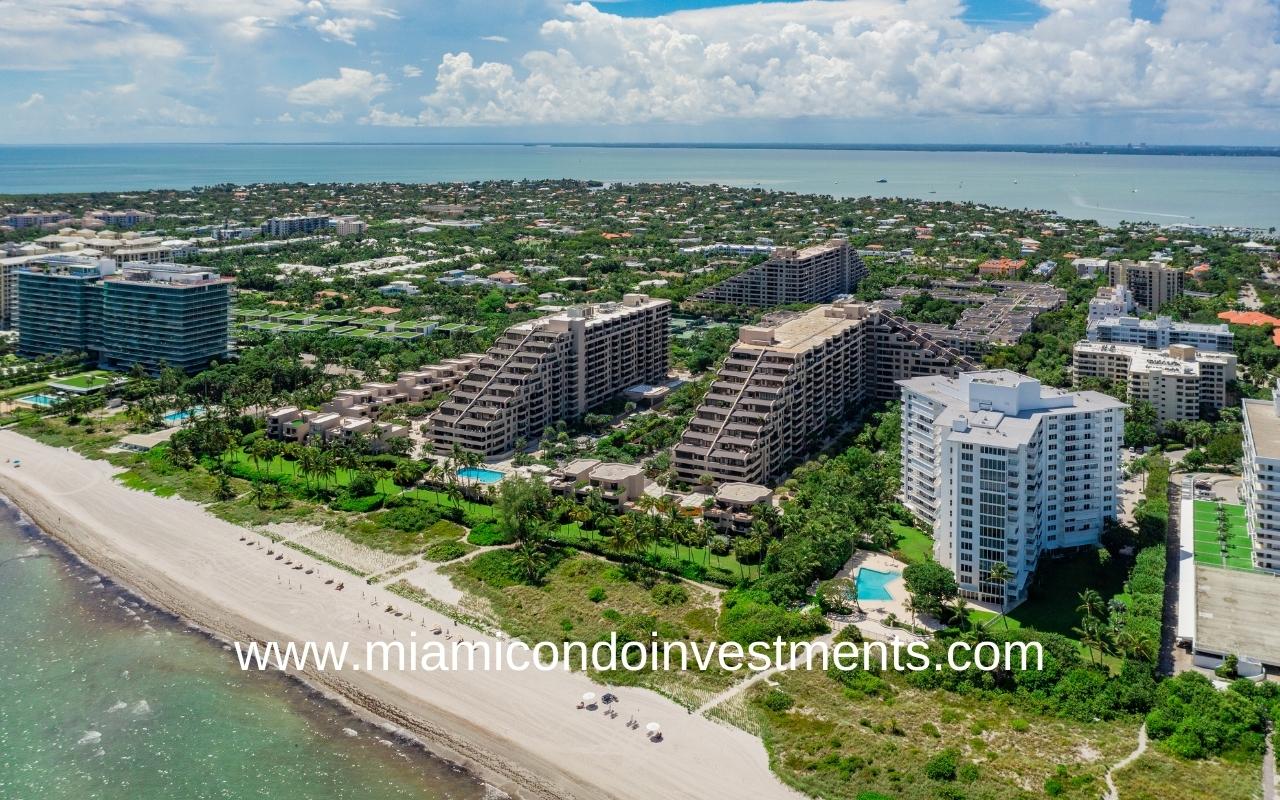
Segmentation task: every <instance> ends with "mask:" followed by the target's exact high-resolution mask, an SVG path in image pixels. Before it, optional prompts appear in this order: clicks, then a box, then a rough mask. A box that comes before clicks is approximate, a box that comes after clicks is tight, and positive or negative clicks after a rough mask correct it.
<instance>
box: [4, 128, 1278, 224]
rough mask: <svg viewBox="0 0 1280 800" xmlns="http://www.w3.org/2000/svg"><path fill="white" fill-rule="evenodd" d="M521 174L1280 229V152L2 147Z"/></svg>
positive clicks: (333, 169) (184, 161)
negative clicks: (890, 198) (892, 198)
mask: <svg viewBox="0 0 1280 800" xmlns="http://www.w3.org/2000/svg"><path fill="white" fill-rule="evenodd" d="M522 178H581V179H595V180H601V181H623V182H639V181H690V182H693V183H699V184H706V183H722V184H727V185H733V186H760V187H762V188H765V189H777V190H783V191H793V192H802V193H817V194H830V195H835V196H844V197H862V196H868V195H870V196H877V197H883V196H898V197H918V198H926V199H936V200H968V201H974V202H979V203H989V204H993V205H1000V206H1008V207H1011V208H1033V209H1049V210H1053V211H1056V212H1058V213H1060V214H1063V215H1064V216H1068V217H1075V218H1084V219H1096V220H1098V221H1100V222H1103V223H1106V224H1115V223H1117V222H1120V221H1122V220H1132V221H1138V220H1145V221H1152V222H1160V223H1176V222H1186V223H1193V224H1203V225H1240V226H1250V227H1262V228H1269V227H1272V226H1280V158H1267V157H1256V158H1255V157H1233V156H1143V155H1085V154H1074V153H1063V154H1056V153H1012V152H992V153H981V152H976V153H967V152H905V151H884V150H789V149H781V150H769V149H732V148H678V147H676V148H667V147H663V148H645V147H634V148H631V147H628V148H618V147H548V146H524V145H471V146H467V145H376V144H350V145H304V144H286V145H262V144H252V145H250V144H244V145H110V146H89V145H85V146H56V147H55V146H47V147H46V146H32V147H0V194H19V193H41V192H76V191H113V192H114V191H120V192H123V191H128V190H134V189H153V188H177V189H186V188H190V187H192V186H207V185H211V184H217V183H228V182H229V183H252V182H258V181H303V182H325V181H352V182H360V181H406V182H434V181H471V180H487V179H522ZM882 178H883V179H884V180H885V181H886V182H885V183H878V182H877V181H878V180H880V179H882Z"/></svg>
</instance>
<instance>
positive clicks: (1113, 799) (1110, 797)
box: [1104, 722, 1147, 800]
mask: <svg viewBox="0 0 1280 800" xmlns="http://www.w3.org/2000/svg"><path fill="white" fill-rule="evenodd" d="M1145 752H1147V723H1145V722H1144V723H1142V727H1141V728H1139V729H1138V746H1137V748H1135V749H1134V751H1133V752H1132V753H1130V754H1129V755H1127V756H1125V757H1124V758H1122V759H1120V760H1119V761H1117V762H1116V763H1115V764H1114V765H1113V766H1112V767H1111V769H1109V770H1107V774H1106V775H1105V776H1104V777H1105V780H1106V782H1107V793H1106V795H1104V797H1105V800H1120V792H1119V791H1118V790H1117V789H1116V782H1115V781H1114V780H1112V778H1111V775H1112V773H1115V772H1119V771H1120V770H1122V769H1124V768H1125V767H1127V766H1129V765H1130V764H1132V763H1133V762H1135V761H1137V760H1138V759H1139V758H1141V757H1142V754H1143V753H1145Z"/></svg>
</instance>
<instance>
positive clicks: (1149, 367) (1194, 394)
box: [1072, 342, 1236, 422]
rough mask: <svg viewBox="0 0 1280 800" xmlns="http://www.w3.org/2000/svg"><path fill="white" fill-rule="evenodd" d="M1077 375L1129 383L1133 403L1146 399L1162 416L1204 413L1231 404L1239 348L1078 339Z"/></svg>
mask: <svg viewBox="0 0 1280 800" xmlns="http://www.w3.org/2000/svg"><path fill="white" fill-rule="evenodd" d="M1072 362H1073V369H1074V370H1075V375H1076V378H1077V379H1079V378H1100V379H1103V380H1109V381H1113V382H1116V383H1121V384H1124V386H1125V387H1126V389H1127V394H1128V399H1129V402H1130V403H1136V402H1140V401H1146V402H1148V403H1151V405H1152V406H1154V407H1155V410H1156V419H1158V420H1159V421H1160V422H1169V421H1171V420H1196V419H1200V418H1201V416H1202V415H1203V414H1204V413H1205V412H1206V411H1216V410H1218V409H1220V408H1222V407H1224V406H1225V405H1226V404H1227V387H1228V385H1229V384H1230V383H1231V381H1234V380H1235V379H1236V356H1235V354H1234V353H1216V352H1207V351H1203V350H1196V349H1195V348H1194V347H1192V346H1191V345H1186V344H1174V345H1170V346H1169V348H1168V349H1167V350H1164V351H1161V350H1148V349H1146V348H1143V347H1136V346H1133V345H1123V344H1108V343H1105V342H1077V343H1076V345H1075V347H1074V348H1073V349H1072Z"/></svg>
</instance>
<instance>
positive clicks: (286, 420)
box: [267, 406, 409, 450]
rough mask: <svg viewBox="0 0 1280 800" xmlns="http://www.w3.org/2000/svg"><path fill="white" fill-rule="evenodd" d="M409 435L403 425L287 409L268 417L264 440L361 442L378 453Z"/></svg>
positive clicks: (322, 443) (321, 442)
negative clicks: (391, 441) (267, 438)
mask: <svg viewBox="0 0 1280 800" xmlns="http://www.w3.org/2000/svg"><path fill="white" fill-rule="evenodd" d="M408 435H409V430H408V428H406V427H405V426H403V425H396V424H393V423H390V422H375V421H374V420H372V419H369V418H367V417H349V416H343V415H341V414H338V413H334V412H332V411H310V410H306V409H300V408H297V407H296V406H286V407H285V408H278V409H276V410H275V411H272V412H271V413H270V414H268V415H267V436H269V437H270V438H272V439H279V440H280V441H283V442H291V443H295V444H312V445H325V444H333V443H335V442H343V443H352V442H357V441H363V442H364V443H365V445H366V446H368V447H369V448H371V449H373V450H381V449H384V448H385V447H386V443H387V442H388V441H389V440H390V439H393V438H397V437H404V436H408Z"/></svg>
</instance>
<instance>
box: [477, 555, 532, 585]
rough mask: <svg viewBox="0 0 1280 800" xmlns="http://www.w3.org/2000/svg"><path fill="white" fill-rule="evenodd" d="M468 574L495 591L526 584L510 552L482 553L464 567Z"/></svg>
mask: <svg viewBox="0 0 1280 800" xmlns="http://www.w3.org/2000/svg"><path fill="white" fill-rule="evenodd" d="M463 568H464V569H465V570H466V571H467V574H468V575H470V576H471V577H473V578H475V579H476V580H478V581H480V582H482V583H486V584H488V585H489V586H492V587H493V588H495V589H506V588H508V587H511V586H516V585H518V584H521V583H524V578H523V576H521V574H520V570H519V569H518V568H517V567H516V564H515V558H514V554H513V553H512V552H511V551H510V550H494V551H492V552H489V553H482V554H481V555H478V556H476V557H475V558H473V559H471V560H470V561H468V562H467V563H466V564H464V565H463Z"/></svg>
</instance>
